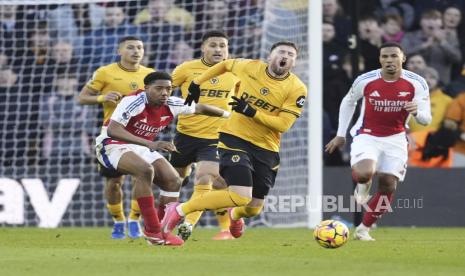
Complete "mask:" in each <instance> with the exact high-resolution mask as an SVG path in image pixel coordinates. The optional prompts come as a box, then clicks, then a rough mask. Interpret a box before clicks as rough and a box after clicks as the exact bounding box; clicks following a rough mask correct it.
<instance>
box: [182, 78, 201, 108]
mask: <svg viewBox="0 0 465 276" xmlns="http://www.w3.org/2000/svg"><path fill="white" fill-rule="evenodd" d="M199 98H200V85H199V84H196V83H195V82H193V81H192V82H191V84H190V85H189V88H188V89H187V97H186V100H185V101H184V104H185V105H186V104H187V105H189V106H190V105H192V102H195V103H198V102H199Z"/></svg>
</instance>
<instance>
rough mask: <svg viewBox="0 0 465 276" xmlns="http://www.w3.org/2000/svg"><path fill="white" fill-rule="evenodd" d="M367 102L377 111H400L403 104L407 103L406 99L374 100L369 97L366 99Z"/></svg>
mask: <svg viewBox="0 0 465 276" xmlns="http://www.w3.org/2000/svg"><path fill="white" fill-rule="evenodd" d="M368 102H369V103H370V104H371V105H372V106H373V108H374V110H375V111H378V112H400V111H401V110H402V108H403V107H404V105H405V104H406V103H408V101H401V100H386V99H384V100H375V99H371V98H370V99H368Z"/></svg>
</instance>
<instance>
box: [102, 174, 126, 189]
mask: <svg viewBox="0 0 465 276" xmlns="http://www.w3.org/2000/svg"><path fill="white" fill-rule="evenodd" d="M105 186H106V189H107V190H109V191H119V190H121V188H122V186H123V181H122V179H121V178H120V177H119V178H108V180H107V182H106V185H105Z"/></svg>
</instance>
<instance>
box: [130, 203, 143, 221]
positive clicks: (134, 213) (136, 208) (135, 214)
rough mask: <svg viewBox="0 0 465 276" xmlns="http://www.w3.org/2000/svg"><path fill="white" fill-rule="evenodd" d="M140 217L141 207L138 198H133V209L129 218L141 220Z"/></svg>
mask: <svg viewBox="0 0 465 276" xmlns="http://www.w3.org/2000/svg"><path fill="white" fill-rule="evenodd" d="M139 218H140V208H139V203H137V200H135V199H133V200H131V211H130V212H129V219H130V220H139Z"/></svg>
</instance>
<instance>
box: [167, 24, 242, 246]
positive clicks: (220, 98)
mask: <svg viewBox="0 0 465 276" xmlns="http://www.w3.org/2000/svg"><path fill="white" fill-rule="evenodd" d="M201 50H202V58H201V59H195V60H192V61H188V62H184V63H183V64H181V65H179V66H178V67H176V69H175V70H174V71H173V74H172V77H173V86H178V87H181V92H182V96H183V97H184V98H185V97H187V94H188V91H187V88H188V87H189V84H190V83H191V81H192V80H193V79H194V78H195V77H196V76H198V75H200V74H202V73H203V72H205V71H207V70H208V69H209V68H210V67H212V66H213V65H215V64H217V63H219V62H222V61H223V60H225V59H226V58H228V54H229V53H228V36H227V35H226V34H225V33H224V32H221V31H209V32H207V33H205V34H204V35H203V37H202V49H201ZM238 83H239V79H238V78H237V77H236V76H235V75H234V74H232V73H230V72H227V73H224V74H222V75H219V76H217V77H214V78H211V79H209V80H207V81H205V82H203V83H202V84H201V85H200V97H199V102H201V103H206V104H209V105H214V106H217V107H219V108H221V109H224V110H230V109H231V107H230V106H229V105H228V102H230V101H231V97H232V96H233V95H234V93H235V88H236V85H237V84H238ZM225 120H226V119H224V118H221V117H210V116H205V115H199V114H192V115H180V116H179V118H178V124H177V129H176V130H177V133H176V136H175V138H174V144H175V146H176V148H177V150H178V152H172V153H171V156H170V162H171V164H172V165H173V166H174V167H175V168H176V170H177V171H178V173H179V175H180V176H181V177H182V178H185V179H186V178H187V177H188V176H189V174H190V168H191V164H192V163H194V162H195V163H197V166H196V173H195V180H194V181H195V182H194V183H195V185H194V192H193V193H192V196H191V198H192V199H194V198H197V197H200V196H202V195H203V194H205V193H207V192H210V191H211V190H212V188H214V189H216V190H218V189H225V188H226V184H225V183H224V180H223V178H222V177H221V176H219V165H218V162H219V157H218V151H217V145H218V136H219V133H218V129H219V127H220V125H222V124H223V123H224V122H225ZM215 213H216V217H217V219H218V225H219V227H220V232H219V233H218V234H217V235H215V236H214V237H213V239H214V240H228V239H234V237H233V236H232V235H231V233H230V232H229V217H228V214H227V210H226V209H219V210H216V211H215ZM201 215H202V211H199V212H193V213H191V214H189V215H188V216H186V219H185V221H184V223H183V224H181V225H180V226H179V228H178V235H179V236H180V237H182V239H183V240H187V239H188V238H189V236H190V235H191V233H192V228H193V227H194V226H195V224H196V223H197V222H198V220H199V218H200V216H201ZM161 217H162V216H161Z"/></svg>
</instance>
